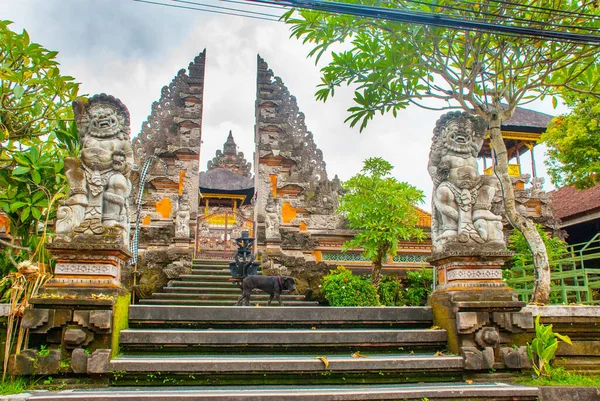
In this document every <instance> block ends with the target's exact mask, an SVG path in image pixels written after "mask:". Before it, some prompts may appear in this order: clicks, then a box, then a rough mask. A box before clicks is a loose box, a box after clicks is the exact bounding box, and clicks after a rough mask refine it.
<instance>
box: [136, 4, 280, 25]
mask: <svg viewBox="0 0 600 401" xmlns="http://www.w3.org/2000/svg"><path fill="white" fill-rule="evenodd" d="M133 1H135V2H137V3H146V4H153V5H157V6H164V7H172V8H180V9H185V10H194V11H203V12H207V13H215V14H222V15H232V16H236V17H245V18H252V19H258V20H263V21H273V22H279V18H265V17H259V16H253V15H245V14H238V13H232V12H224V11H217V10H210V9H203V8H195V7H189V6H183V5H178V4H168V3H159V2H156V1H150V0H133ZM238 11H244V10H238ZM246 12H248V11H246Z"/></svg>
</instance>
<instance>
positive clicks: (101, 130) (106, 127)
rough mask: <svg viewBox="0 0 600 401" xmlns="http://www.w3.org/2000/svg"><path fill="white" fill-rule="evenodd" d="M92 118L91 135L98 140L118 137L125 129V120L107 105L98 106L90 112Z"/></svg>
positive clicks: (93, 107)
mask: <svg viewBox="0 0 600 401" xmlns="http://www.w3.org/2000/svg"><path fill="white" fill-rule="evenodd" d="M88 113H89V116H90V132H89V135H91V136H93V137H96V138H109V137H113V136H116V135H117V134H118V133H119V131H121V129H122V128H123V125H124V120H123V118H122V116H119V115H118V114H117V111H116V110H115V109H114V108H112V107H110V106H109V105H106V104H97V105H94V106H92V108H91V109H90V110H89V111H88Z"/></svg>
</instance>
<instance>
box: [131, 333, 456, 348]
mask: <svg viewBox="0 0 600 401" xmlns="http://www.w3.org/2000/svg"><path fill="white" fill-rule="evenodd" d="M446 340H447V333H446V331H445V330H397V329H396V330H377V329H366V330H354V329H345V330H330V329H318V330H285V329H284V330H264V329H263V330H176V329H158V330H151V329H129V330H122V331H121V344H122V345H131V344H140V345H151V344H160V345H169V346H172V345H176V344H177V345H199V346H210V345H213V346H214V345H218V346H229V345H237V346H247V345H263V346H269V345H274V346H276V345H288V346H296V345H298V346H307V345H327V346H332V347H335V346H340V345H362V346H363V347H367V346H382V345H389V346H398V347H400V346H403V345H417V344H428V345H430V344H432V343H434V344H445V342H446Z"/></svg>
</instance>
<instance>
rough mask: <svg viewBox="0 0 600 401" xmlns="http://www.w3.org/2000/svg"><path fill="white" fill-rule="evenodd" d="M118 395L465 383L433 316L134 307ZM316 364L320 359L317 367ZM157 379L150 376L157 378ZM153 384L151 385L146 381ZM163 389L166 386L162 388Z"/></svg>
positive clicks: (124, 338)
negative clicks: (167, 389)
mask: <svg viewBox="0 0 600 401" xmlns="http://www.w3.org/2000/svg"><path fill="white" fill-rule="evenodd" d="M129 322H130V328H129V329H127V330H123V331H121V341H120V343H121V351H122V355H121V356H120V357H119V358H117V359H114V360H113V361H112V362H111V369H112V370H114V371H123V372H127V375H126V376H125V377H123V378H118V379H117V380H116V381H115V384H117V385H140V383H145V384H149V385H156V384H161V383H165V384H168V383H171V384H185V385H200V384H204V385H243V384H246V385H248V384H254V385H298V384H316V383H323V384H325V383H327V384H334V383H335V384H344V383H346V384H364V383H372V384H375V383H379V384H381V383H411V382H426V381H437V382H439V381H450V382H452V381H457V380H461V377H462V369H463V359H462V358H461V357H458V356H452V355H444V354H443V351H444V348H445V347H446V341H447V335H446V331H444V330H430V329H429V328H430V327H431V310H430V309H429V308H426V307H423V308H367V307H365V308H331V307H293V306H291V307H284V308H263V307H230V306H229V307H218V306H217V307H203V306H154V305H134V306H131V307H130V316H129ZM319 358H321V359H319ZM157 370H158V371H160V374H159V375H156V371H157ZM149 375H151V376H149ZM165 379H166V382H164V380H165Z"/></svg>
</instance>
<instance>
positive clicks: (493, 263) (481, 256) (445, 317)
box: [429, 252, 533, 370]
mask: <svg viewBox="0 0 600 401" xmlns="http://www.w3.org/2000/svg"><path fill="white" fill-rule="evenodd" d="M509 256H510V254H509V253H508V252H487V253H486V252H479V253H478V254H475V253H468V252H447V253H446V254H444V255H439V254H438V255H434V256H433V257H432V258H431V259H430V263H431V264H432V265H433V266H434V267H435V268H436V271H437V278H438V282H439V283H440V284H439V286H438V287H437V289H436V291H434V292H433V294H431V296H430V298H429V303H430V305H431V306H432V308H433V316H434V324H435V325H436V326H439V327H441V328H443V329H446V330H447V332H448V348H449V351H450V352H452V353H454V354H457V355H462V356H463V357H464V358H465V369H467V370H488V369H492V368H493V369H522V368H528V367H530V366H531V365H530V363H529V360H528V358H527V354H526V349H525V346H524V345H525V342H526V341H527V337H528V335H527V334H526V331H527V330H528V329H531V328H532V327H533V318H532V316H531V313H530V312H522V311H521V309H522V308H523V307H524V306H525V303H524V302H521V301H519V300H518V297H517V294H516V293H515V291H514V290H512V289H511V288H509V287H507V286H506V284H504V282H503V281H502V270H501V267H502V265H503V263H504V262H505V260H506V259H508V257H509Z"/></svg>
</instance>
